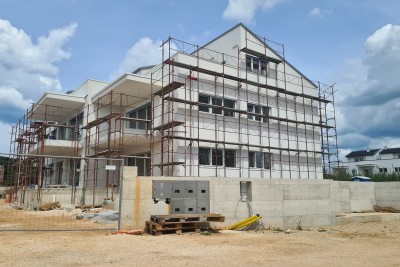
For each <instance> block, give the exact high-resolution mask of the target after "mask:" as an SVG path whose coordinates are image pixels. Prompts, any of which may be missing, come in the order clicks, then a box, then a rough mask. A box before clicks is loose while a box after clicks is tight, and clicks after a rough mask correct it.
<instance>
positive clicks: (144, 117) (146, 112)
mask: <svg viewBox="0 0 400 267" xmlns="http://www.w3.org/2000/svg"><path fill="white" fill-rule="evenodd" d="M127 116H128V117H129V118H132V119H137V120H129V124H128V125H129V128H131V129H142V130H148V129H150V122H149V121H150V120H151V105H150V104H146V105H144V106H141V107H139V108H137V109H134V110H132V111H130V112H128V114H127Z"/></svg>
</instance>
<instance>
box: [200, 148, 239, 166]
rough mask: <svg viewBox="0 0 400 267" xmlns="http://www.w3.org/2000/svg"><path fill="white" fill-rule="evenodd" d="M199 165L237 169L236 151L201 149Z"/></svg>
mask: <svg viewBox="0 0 400 267" xmlns="http://www.w3.org/2000/svg"><path fill="white" fill-rule="evenodd" d="M210 163H211V164H210ZM199 165H213V166H225V167H236V150H232V149H225V150H223V149H214V148H213V149H211V148H206V147H199Z"/></svg>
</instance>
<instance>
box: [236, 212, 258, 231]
mask: <svg viewBox="0 0 400 267" xmlns="http://www.w3.org/2000/svg"><path fill="white" fill-rule="evenodd" d="M261 218H262V216H261V215H260V216H259V217H256V218H254V219H253V220H251V221H249V222H246V223H242V224H240V225H239V226H236V227H235V230H242V229H243V228H246V227H247V226H249V225H251V224H253V223H255V222H257V221H258V220H260V219H261Z"/></svg>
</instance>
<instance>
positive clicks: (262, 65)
mask: <svg viewBox="0 0 400 267" xmlns="http://www.w3.org/2000/svg"><path fill="white" fill-rule="evenodd" d="M246 70H247V71H250V72H252V73H256V74H260V75H262V76H266V77H267V78H271V79H277V78H278V64H277V63H275V62H272V61H268V60H267V59H266V58H263V57H257V56H254V55H252V54H247V55H246Z"/></svg>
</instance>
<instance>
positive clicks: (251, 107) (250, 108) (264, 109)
mask: <svg viewBox="0 0 400 267" xmlns="http://www.w3.org/2000/svg"><path fill="white" fill-rule="evenodd" d="M257 110H258V112H257ZM270 110H271V108H270V107H268V106H264V105H258V104H254V103H249V102H248V103H247V112H250V113H253V114H247V118H248V119H249V120H252V121H260V122H268V120H269V118H268V117H269V114H270ZM265 113H267V114H265ZM256 114H259V115H256Z"/></svg>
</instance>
